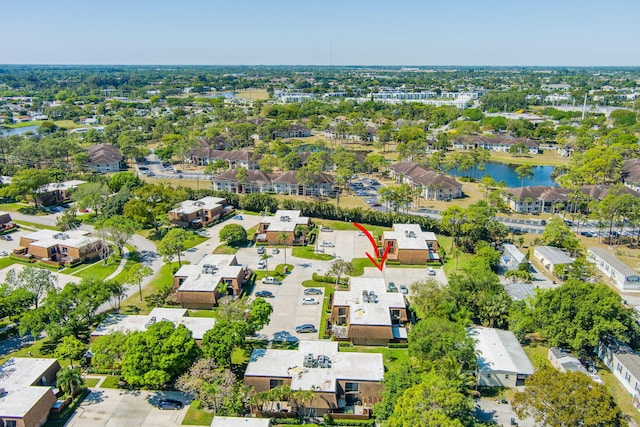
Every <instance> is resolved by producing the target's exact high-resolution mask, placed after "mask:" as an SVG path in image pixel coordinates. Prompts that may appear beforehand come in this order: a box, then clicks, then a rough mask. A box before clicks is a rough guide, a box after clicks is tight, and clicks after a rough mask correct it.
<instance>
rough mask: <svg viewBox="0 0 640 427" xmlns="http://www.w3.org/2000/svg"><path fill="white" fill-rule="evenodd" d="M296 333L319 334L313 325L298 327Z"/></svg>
mask: <svg viewBox="0 0 640 427" xmlns="http://www.w3.org/2000/svg"><path fill="white" fill-rule="evenodd" d="M296 332H297V333H299V334H305V333H315V332H318V330H317V329H316V327H315V326H313V325H312V324H311V323H305V324H304V325H300V326H296Z"/></svg>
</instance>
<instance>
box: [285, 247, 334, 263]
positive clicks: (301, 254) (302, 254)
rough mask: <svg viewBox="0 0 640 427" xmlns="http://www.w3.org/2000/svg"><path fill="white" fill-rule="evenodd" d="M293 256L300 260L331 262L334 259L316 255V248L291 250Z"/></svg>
mask: <svg viewBox="0 0 640 427" xmlns="http://www.w3.org/2000/svg"><path fill="white" fill-rule="evenodd" d="M291 254H292V255H293V256H295V257H298V258H304V259H314V260H318V261H330V260H332V259H333V256H332V255H329V254H318V253H315V248H314V247H313V246H295V247H294V248H293V249H292V250H291Z"/></svg>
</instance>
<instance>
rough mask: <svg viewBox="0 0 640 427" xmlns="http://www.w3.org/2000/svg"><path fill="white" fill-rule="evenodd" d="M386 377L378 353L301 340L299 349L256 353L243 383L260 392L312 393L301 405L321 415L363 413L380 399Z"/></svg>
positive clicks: (336, 344)
mask: <svg viewBox="0 0 640 427" xmlns="http://www.w3.org/2000/svg"><path fill="white" fill-rule="evenodd" d="M383 377H384V364H383V362H382V355H381V354H379V353H378V354H376V353H352V352H340V351H338V343H337V342H333V341H300V344H299V348H298V350H273V349H256V350H253V353H252V354H251V359H250V360H249V364H248V365H247V369H246V370H245V375H244V383H245V384H247V385H251V386H253V387H254V388H255V390H256V391H257V392H261V391H268V390H270V389H272V388H274V387H277V386H279V385H285V384H286V385H288V386H289V387H290V388H291V390H308V391H312V392H313V393H314V395H315V396H316V398H314V399H313V400H311V401H310V402H304V403H302V405H305V406H306V405H308V406H309V407H310V408H311V409H313V410H314V411H316V413H317V414H318V415H320V414H322V413H327V412H328V411H330V410H335V409H338V408H344V407H345V406H353V407H354V414H358V411H360V412H359V414H362V410H363V408H366V407H370V406H371V405H373V404H374V403H376V402H378V401H379V400H380V399H381V392H382V384H381V382H382V379H383ZM358 408H359V409H358Z"/></svg>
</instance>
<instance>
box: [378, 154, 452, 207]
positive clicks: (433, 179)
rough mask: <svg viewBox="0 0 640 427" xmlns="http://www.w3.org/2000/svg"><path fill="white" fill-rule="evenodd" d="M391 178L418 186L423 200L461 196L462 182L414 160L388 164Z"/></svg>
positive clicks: (414, 186) (448, 198)
mask: <svg viewBox="0 0 640 427" xmlns="http://www.w3.org/2000/svg"><path fill="white" fill-rule="evenodd" d="M389 172H390V174H391V178H393V179H395V180H396V182H398V183H404V184H409V185H411V187H412V188H414V189H415V188H419V189H420V190H421V196H422V197H424V199H425V200H451V199H459V198H461V197H462V196H463V194H462V184H460V183H459V182H458V181H456V180H455V179H454V178H451V177H449V176H447V175H444V174H442V173H440V172H436V171H434V170H431V169H429V168H427V167H425V166H422V165H419V164H417V163H414V162H409V161H406V162H399V163H395V164H393V165H391V166H389Z"/></svg>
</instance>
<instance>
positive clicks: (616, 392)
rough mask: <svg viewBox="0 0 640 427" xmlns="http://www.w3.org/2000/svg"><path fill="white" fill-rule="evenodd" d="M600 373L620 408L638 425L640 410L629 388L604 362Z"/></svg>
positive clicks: (600, 366)
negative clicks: (625, 386)
mask: <svg viewBox="0 0 640 427" xmlns="http://www.w3.org/2000/svg"><path fill="white" fill-rule="evenodd" d="M598 374H599V375H600V379H601V380H602V382H603V383H604V385H605V387H606V388H607V390H609V393H611V394H612V395H613V398H614V400H615V401H616V403H617V404H618V407H619V408H620V410H621V411H622V412H623V413H624V414H625V415H627V416H629V417H631V418H632V419H633V420H634V421H635V424H636V425H638V424H640V412H638V410H637V409H636V407H635V406H633V396H631V394H629V392H628V391H627V389H626V388H624V386H623V385H622V384H620V381H619V380H618V379H617V378H616V377H615V375H613V373H612V372H611V371H610V370H609V369H608V368H607V367H606V366H604V364H600V365H599V366H598Z"/></svg>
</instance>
